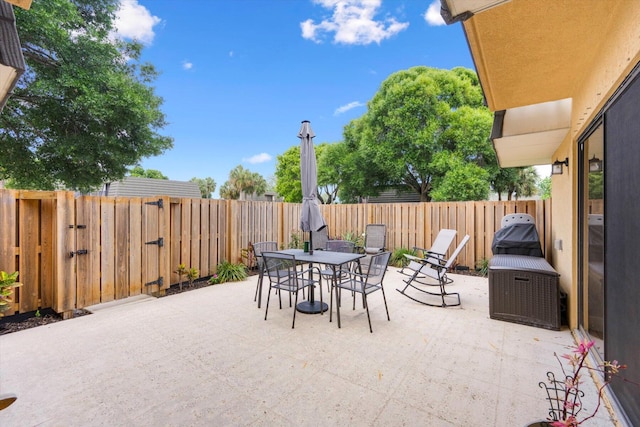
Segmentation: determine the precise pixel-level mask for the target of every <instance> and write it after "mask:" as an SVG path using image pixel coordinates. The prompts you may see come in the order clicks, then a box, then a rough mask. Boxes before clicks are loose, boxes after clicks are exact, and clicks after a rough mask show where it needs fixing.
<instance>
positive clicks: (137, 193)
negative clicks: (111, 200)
mask: <svg viewBox="0 0 640 427" xmlns="http://www.w3.org/2000/svg"><path fill="white" fill-rule="evenodd" d="M104 195H105V196H113V197H115V196H124V197H150V196H170V197H182V198H190V199H200V198H202V194H201V193H200V188H199V187H198V184H197V183H195V182H191V181H171V180H168V179H153V178H138V177H133V176H127V177H125V178H124V179H123V180H122V181H114V182H111V183H109V184H106V185H105V191H104Z"/></svg>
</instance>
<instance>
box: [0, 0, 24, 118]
mask: <svg viewBox="0 0 640 427" xmlns="http://www.w3.org/2000/svg"><path fill="white" fill-rule="evenodd" d="M24 70H25V65H24V57H23V56H22V47H21V45H20V39H19V38H18V30H17V29H16V18H15V16H14V14H13V6H11V5H10V4H9V3H6V2H5V1H4V0H0V111H2V109H3V108H4V106H5V104H6V103H7V100H8V99H9V96H10V95H11V91H12V90H13V88H14V87H15V85H16V83H17V82H18V79H19V78H20V76H21V75H22V73H24Z"/></svg>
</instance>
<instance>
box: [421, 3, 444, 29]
mask: <svg viewBox="0 0 640 427" xmlns="http://www.w3.org/2000/svg"><path fill="white" fill-rule="evenodd" d="M424 20H425V21H427V24H429V25H433V26H438V25H445V24H446V23H445V22H444V19H442V15H440V0H435V1H434V2H433V3H431V4H430V5H429V9H427V11H426V12H425V13H424Z"/></svg>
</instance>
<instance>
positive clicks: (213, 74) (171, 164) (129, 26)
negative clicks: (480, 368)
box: [117, 0, 474, 197]
mask: <svg viewBox="0 0 640 427" xmlns="http://www.w3.org/2000/svg"><path fill="white" fill-rule="evenodd" d="M439 7H440V4H439V1H438V0H435V2H434V1H433V0H427V1H421V0H404V1H403V0H341V1H338V0H180V1H176V0H121V9H120V11H119V12H118V20H117V28H118V33H119V34H120V36H121V37H124V38H135V39H138V40H140V41H142V42H143V43H144V44H145V49H144V50H143V60H145V61H148V62H151V63H153V64H154V65H155V67H156V68H157V69H158V71H160V73H161V74H160V76H159V77H158V79H157V80H156V81H155V83H154V86H155V88H156V94H157V95H159V96H161V97H162V98H163V99H164V104H163V106H162V111H163V112H164V113H165V114H166V119H167V121H168V122H169V125H168V126H167V127H166V128H165V129H164V130H163V132H162V133H163V134H165V135H169V136H171V137H173V138H174V147H173V149H171V150H169V151H167V152H165V153H164V154H163V155H161V156H158V157H153V158H148V159H145V160H143V161H142V163H141V164H142V166H143V167H144V168H145V169H149V168H150V169H158V170H160V171H161V172H163V173H164V174H165V175H167V176H168V177H169V178H170V179H174V180H189V179H190V178H192V177H198V178H205V177H208V176H209V177H212V178H213V179H214V180H215V181H216V184H217V187H216V192H215V193H214V196H215V197H218V189H219V188H220V186H221V185H222V184H223V183H224V182H225V181H226V180H227V178H228V175H229V171H230V170H231V169H233V168H234V167H236V166H238V165H242V166H243V167H245V168H247V169H249V170H251V171H252V172H258V173H260V174H261V175H262V176H263V177H265V179H269V177H271V176H273V174H274V172H275V166H276V157H277V156H278V155H279V154H282V153H284V152H285V151H286V150H287V149H288V148H290V147H291V146H293V145H297V144H299V139H298V138H297V136H296V135H297V133H298V130H299V129H300V122H301V121H302V120H310V121H311V126H312V128H313V130H314V132H315V133H316V138H315V142H316V143H321V142H337V141H341V140H342V131H343V128H344V126H345V125H347V124H348V123H349V122H350V121H351V120H353V119H355V118H358V117H360V116H361V115H362V114H364V112H365V111H366V104H367V102H368V101H369V100H370V99H371V98H372V97H373V96H374V95H375V93H376V92H377V90H378V88H379V87H380V84H381V83H382V82H383V81H384V80H385V79H386V78H387V77H388V76H389V75H391V74H393V73H394V72H396V71H400V70H404V69H407V68H410V67H413V66H417V65H425V66H430V67H436V68H445V69H451V68H453V67H456V66H463V67H467V68H472V69H474V67H473V62H472V59H471V55H470V54H469V49H468V47H467V43H466V40H465V37H464V33H463V31H462V27H461V25H460V24H454V25H451V26H446V25H444V23H443V22H442V20H441V18H440V16H439Z"/></svg>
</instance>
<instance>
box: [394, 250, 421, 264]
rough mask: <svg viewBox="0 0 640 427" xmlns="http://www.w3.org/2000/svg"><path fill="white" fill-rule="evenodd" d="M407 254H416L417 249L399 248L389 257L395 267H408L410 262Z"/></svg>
mask: <svg viewBox="0 0 640 427" xmlns="http://www.w3.org/2000/svg"><path fill="white" fill-rule="evenodd" d="M405 254H409V255H414V256H415V255H416V251H414V250H412V249H407V248H398V249H396V250H395V251H393V253H392V254H391V258H389V264H391V265H393V266H394V267H406V266H407V264H409V259H408V258H407V257H406V256H404V255H405Z"/></svg>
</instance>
